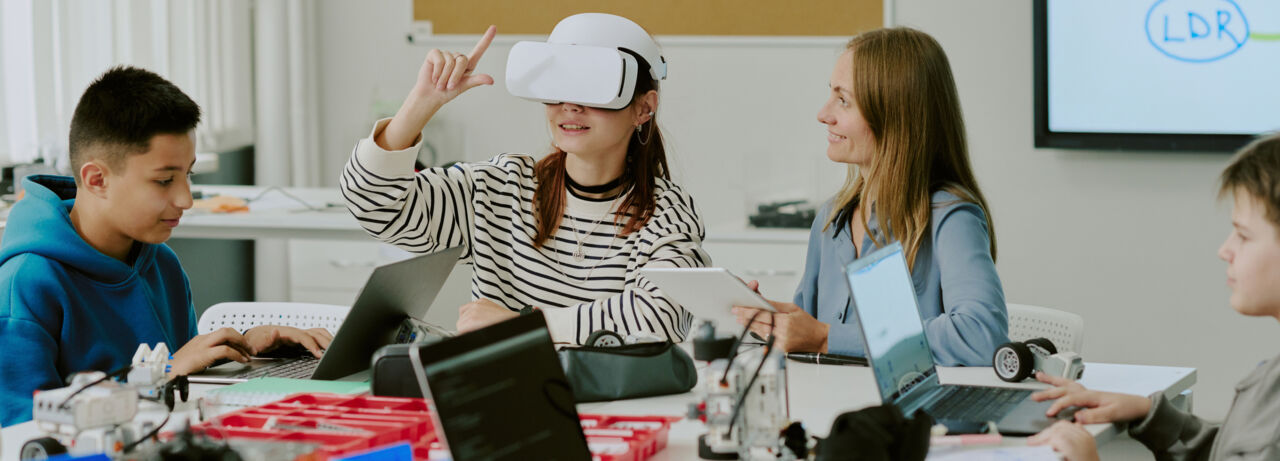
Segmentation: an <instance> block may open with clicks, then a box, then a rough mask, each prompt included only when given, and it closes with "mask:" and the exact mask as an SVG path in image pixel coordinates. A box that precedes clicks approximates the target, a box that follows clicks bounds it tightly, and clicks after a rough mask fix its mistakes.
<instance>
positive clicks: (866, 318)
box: [845, 243, 1055, 435]
mask: <svg viewBox="0 0 1280 461" xmlns="http://www.w3.org/2000/svg"><path fill="white" fill-rule="evenodd" d="M845 275H846V276H847V277H848V279H849V291H850V293H852V294H853V301H854V302H853V303H852V304H853V307H854V309H853V310H854V312H855V314H856V315H857V316H858V321H859V323H860V324H861V327H862V340H863V343H864V344H865V346H866V351H867V360H868V361H869V362H870V364H871V370H872V374H873V375H875V380H876V386H877V387H878V388H879V391H880V398H881V400H883V401H884V403H887V404H889V403H891V404H894V405H896V406H897V407H898V408H899V409H901V410H902V413H903V414H905V415H911V414H913V413H914V412H916V411H923V412H924V413H927V414H929V415H930V416H932V417H933V418H934V419H935V420H937V421H938V423H940V424H944V425H946V426H947V427H948V429H951V430H953V431H956V432H978V431H980V429H981V428H982V427H984V426H986V422H988V421H993V422H995V423H996V427H997V428H999V431H1000V432H1001V433H1004V434H1011V435H1027V434H1034V433H1037V432H1040V430H1041V429H1044V428H1046V427H1049V425H1051V424H1053V423H1054V421H1055V420H1054V419H1051V418H1049V417H1047V416H1045V411H1046V410H1048V408H1049V405H1050V404H1051V403H1052V402H1051V401H1050V402H1035V401H1032V400H1031V398H1030V397H1031V392H1032V391H1030V390H1026V389H1012V388H1001V387H985V386H960V385H945V384H941V383H940V382H939V381H938V369H937V367H935V366H934V364H933V353H931V352H930V351H929V341H928V339H926V338H925V333H924V321H923V320H921V317H920V309H919V306H918V304H917V301H916V292H915V287H914V285H913V284H912V282H911V274H910V272H908V270H907V261H906V258H905V257H904V256H903V253H902V245H901V244H899V243H894V244H891V245H888V246H886V247H884V248H881V249H879V250H877V251H875V252H872V253H871V254H868V255H866V256H864V257H862V258H860V259H858V260H857V261H854V262H853V263H850V264H849V265H848V266H846V267H845Z"/></svg>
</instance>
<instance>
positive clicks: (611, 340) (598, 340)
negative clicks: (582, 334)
mask: <svg viewBox="0 0 1280 461" xmlns="http://www.w3.org/2000/svg"><path fill="white" fill-rule="evenodd" d="M623 344H624V343H623V341H622V336H619V335H618V334H617V333H614V332H612V331H609V330H596V331H595V332H593V333H591V336H588V337H587V345H588V346H591V347H618V346H621V345H623Z"/></svg>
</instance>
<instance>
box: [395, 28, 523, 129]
mask: <svg viewBox="0 0 1280 461" xmlns="http://www.w3.org/2000/svg"><path fill="white" fill-rule="evenodd" d="M497 33H498V28H497V27H496V26H489V29H488V30H485V32H484V36H483V37H481V38H480V41H479V42H478V43H476V46H475V48H473V49H472V50H471V53H469V54H462V53H455V52H452V51H444V50H439V49H433V50H431V51H429V52H427V58H426V59H425V60H423V61H422V67H421V68H419V69H418V80H417V82H416V83H415V84H414V86H413V90H412V91H410V92H409V96H408V97H406V98H405V100H404V103H403V104H401V105H400V110H399V111H396V115H395V116H394V117H392V118H391V123H389V124H387V127H386V129H384V130H382V131H381V132H379V133H378V134H377V135H376V136H375V137H374V142H376V143H377V144H378V146H380V147H382V148H383V149H387V150H401V149H404V148H407V147H409V146H412V145H413V143H414V142H415V141H417V139H418V134H419V133H421V132H422V128H423V127H425V126H427V121H428V120H431V116H432V115H435V113H436V111H437V110H440V107H441V106H443V105H444V104H445V103H447V102H449V101H452V100H453V98H456V97H458V95H460V94H462V93H464V92H466V91H467V90H470V89H472V88H475V87H477V86H480V85H492V84H493V77H492V76H490V75H488V74H473V71H475V69H476V64H478V63H479V62H480V57H481V56H484V52H485V50H487V49H489V44H490V43H492V42H493V37H494V36H495V35H497Z"/></svg>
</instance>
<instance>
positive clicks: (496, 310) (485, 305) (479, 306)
mask: <svg viewBox="0 0 1280 461" xmlns="http://www.w3.org/2000/svg"><path fill="white" fill-rule="evenodd" d="M519 316H520V314H518V313H516V312H512V311H511V310H510V309H507V308H505V307H502V306H499V305H498V303H495V302H493V301H490V300H487V299H477V300H475V301H472V302H469V303H466V304H463V305H462V307H460V308H458V333H466V332H468V331H475V330H479V329H481V328H484V327H487V326H489V325H493V324H495V323H498V322H501V321H503V320H507V319H513V318H516V317H519Z"/></svg>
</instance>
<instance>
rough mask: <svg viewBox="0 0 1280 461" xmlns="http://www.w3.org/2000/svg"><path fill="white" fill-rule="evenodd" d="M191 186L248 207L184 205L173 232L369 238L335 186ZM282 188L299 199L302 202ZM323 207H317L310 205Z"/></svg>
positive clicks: (197, 235)
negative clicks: (218, 209)
mask: <svg viewBox="0 0 1280 461" xmlns="http://www.w3.org/2000/svg"><path fill="white" fill-rule="evenodd" d="M192 190H193V191H200V192H202V193H205V194H209V193H213V194H218V195H226V196H232V197H240V198H243V199H246V200H247V199H253V198H255V197H259V196H261V198H258V199H256V200H253V201H251V202H249V212H247V213H208V212H200V211H197V210H191V211H188V212H187V213H186V214H184V215H183V217H182V222H181V223H180V224H179V226H178V227H176V228H174V230H173V236H174V237H178V238H219V239H258V238H308V239H331V240H359V241H368V240H370V239H371V237H369V234H368V233H366V232H365V231H364V229H363V228H361V227H360V224H359V222H357V221H356V218H355V217H353V216H351V212H349V211H347V207H346V205H345V202H343V199H342V193H341V192H339V191H338V189H337V188H327V187H314V188H302V187H289V188H283V189H270V188H267V187H261V186H193V187H192ZM281 191H284V192H287V193H288V194H290V195H293V196H295V197H297V198H298V199H301V200H302V201H303V202H306V203H305V204H304V203H300V202H298V201H297V200H295V199H293V198H291V197H289V195H285V193H282V192H281ZM308 205H309V206H311V207H313V208H323V209H322V210H320V211H316V210H313V209H309V208H308Z"/></svg>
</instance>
